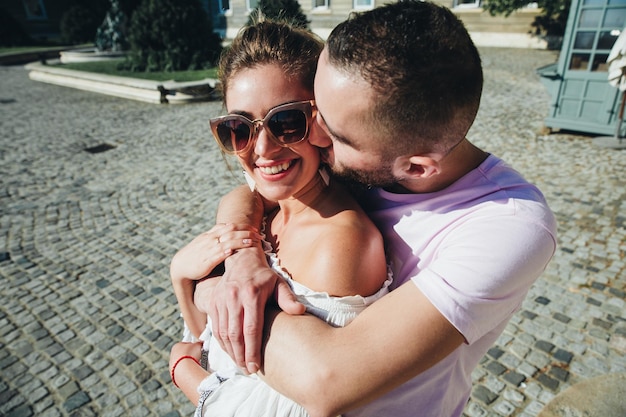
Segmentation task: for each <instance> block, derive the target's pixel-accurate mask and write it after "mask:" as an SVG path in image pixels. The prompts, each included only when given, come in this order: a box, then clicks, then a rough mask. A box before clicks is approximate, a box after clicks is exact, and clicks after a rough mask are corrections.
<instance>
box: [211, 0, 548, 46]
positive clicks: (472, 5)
mask: <svg viewBox="0 0 626 417" xmlns="http://www.w3.org/2000/svg"><path fill="white" fill-rule="evenodd" d="M434 1H435V2H436V3H439V4H441V5H443V6H446V7H449V8H450V9H451V10H452V11H453V12H454V13H455V14H456V15H457V16H459V18H460V19H461V20H462V21H463V23H464V24H465V26H466V27H467V29H468V31H469V32H470V34H471V35H472V38H473V39H474V41H475V43H476V44H477V45H480V46H503V47H504V46H506V47H522V48H540V49H545V48H546V47H547V43H546V41H545V40H543V39H540V38H539V37H536V36H533V35H532V31H533V28H532V26H531V24H532V22H533V21H534V19H535V17H536V16H537V15H539V14H540V12H541V10H540V9H538V8H537V7H536V4H533V3H530V4H529V6H528V7H526V8H524V9H521V10H519V11H517V12H515V13H513V14H511V15H510V16H508V17H504V16H490V15H489V13H487V12H486V11H484V10H483V9H482V7H481V1H482V0H434ZM298 2H299V3H300V6H301V7H302V11H303V12H304V13H305V14H306V15H307V18H308V19H309V21H310V22H311V23H310V25H309V26H310V28H311V30H313V31H314V32H315V33H317V34H318V35H320V36H321V37H322V38H326V37H327V36H328V34H329V33H330V31H331V30H332V29H333V28H334V27H335V26H336V25H337V24H338V23H340V22H341V21H343V20H345V19H346V18H347V17H348V16H349V15H350V13H351V12H354V11H356V12H358V11H363V10H369V9H373V8H375V7H378V6H381V5H383V4H385V3H388V2H389V0H298ZM204 3H205V7H207V8H208V9H209V10H210V13H211V15H212V16H213V25H214V27H215V29H216V30H217V31H219V33H220V35H221V36H222V37H223V38H225V39H232V38H233V37H234V36H235V35H236V34H237V31H238V30H239V29H240V28H241V27H242V26H243V25H245V24H246V22H247V20H248V15H249V13H250V11H251V10H253V9H254V8H256V6H257V4H258V0H204Z"/></svg>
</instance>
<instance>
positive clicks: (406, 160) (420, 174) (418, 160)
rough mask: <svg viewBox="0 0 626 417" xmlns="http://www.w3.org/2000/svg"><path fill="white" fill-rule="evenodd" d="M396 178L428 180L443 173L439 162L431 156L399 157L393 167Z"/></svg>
mask: <svg viewBox="0 0 626 417" xmlns="http://www.w3.org/2000/svg"><path fill="white" fill-rule="evenodd" d="M393 171H394V175H395V176H396V178H405V179H426V178H430V177H433V176H435V175H438V174H439V173H440V172H441V167H440V165H439V162H438V161H437V160H435V159H434V158H433V157H431V156H429V155H413V156H399V157H398V158H396V161H395V163H394V166H393Z"/></svg>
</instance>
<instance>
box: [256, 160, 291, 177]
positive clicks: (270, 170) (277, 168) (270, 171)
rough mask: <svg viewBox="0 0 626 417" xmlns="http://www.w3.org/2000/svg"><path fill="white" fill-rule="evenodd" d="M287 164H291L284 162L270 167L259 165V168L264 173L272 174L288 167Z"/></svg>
mask: <svg viewBox="0 0 626 417" xmlns="http://www.w3.org/2000/svg"><path fill="white" fill-rule="evenodd" d="M289 165H291V164H290V163H289V162H284V163H282V164H280V165H273V166H271V167H259V169H260V170H261V172H262V173H264V174H268V175H273V174H278V173H279V172H283V171H286V170H287V168H289Z"/></svg>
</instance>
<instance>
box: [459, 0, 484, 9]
mask: <svg viewBox="0 0 626 417" xmlns="http://www.w3.org/2000/svg"><path fill="white" fill-rule="evenodd" d="M454 7H458V8H460V9H470V8H475V7H480V0H454Z"/></svg>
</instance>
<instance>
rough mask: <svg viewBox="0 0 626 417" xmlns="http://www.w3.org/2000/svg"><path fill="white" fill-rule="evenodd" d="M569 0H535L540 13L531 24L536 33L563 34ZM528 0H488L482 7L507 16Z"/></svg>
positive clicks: (491, 12) (526, 3)
mask: <svg viewBox="0 0 626 417" xmlns="http://www.w3.org/2000/svg"><path fill="white" fill-rule="evenodd" d="M570 2H571V0H537V2H536V3H537V6H538V7H539V8H540V9H541V10H542V13H541V14H540V15H539V16H537V17H536V18H535V21H534V22H533V23H532V26H533V27H534V28H535V34H536V35H544V36H563V34H564V33H565V26H566V24H567V16H568V14H569V7H570ZM527 5H528V0H488V1H487V2H486V3H485V4H484V6H483V7H484V9H485V10H487V11H488V12H489V14H491V15H492V16H495V15H504V16H509V15H510V14H511V13H513V12H514V11H516V10H518V9H521V8H523V7H526V6H527Z"/></svg>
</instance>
